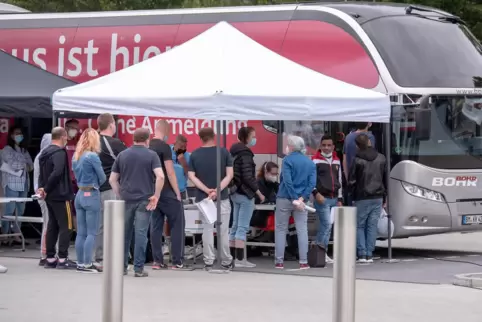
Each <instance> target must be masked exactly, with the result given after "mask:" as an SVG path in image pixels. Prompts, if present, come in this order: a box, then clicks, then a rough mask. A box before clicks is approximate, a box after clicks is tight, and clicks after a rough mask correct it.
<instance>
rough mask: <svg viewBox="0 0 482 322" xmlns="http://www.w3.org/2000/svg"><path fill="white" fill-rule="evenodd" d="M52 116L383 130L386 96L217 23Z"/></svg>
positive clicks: (66, 94)
mask: <svg viewBox="0 0 482 322" xmlns="http://www.w3.org/2000/svg"><path fill="white" fill-rule="evenodd" d="M52 105H53V108H54V111H63V112H82V113H92V114H96V113H106V112H109V113H112V114H117V115H143V116H169V117H179V118H197V119H210V120H279V119H283V120H330V121H370V122H381V123H387V122H389V119H390V102H389V98H388V96H386V95H383V94H380V93H377V92H374V91H371V90H367V89H363V88H360V87H357V86H354V85H350V84H347V83H344V82H342V81H339V80H336V79H333V78H330V77H328V76H325V75H322V74H320V73H318V72H315V71H313V70H311V69H308V68H306V67H304V66H301V65H299V64H297V63H294V62H293V61H290V60H289V59H286V58H284V57H282V56H280V55H278V54H276V53H274V52H273V51H271V50H269V49H267V48H266V47H264V46H262V45H260V44H258V43H257V42H255V41H254V40H252V39H251V38H249V37H247V36H246V35H244V34H243V33H241V32H240V31H238V30H237V29H236V28H234V27H233V26H231V25H230V24H228V23H226V22H220V23H218V24H217V25H215V26H214V27H212V28H210V29H209V30H207V31H206V32H204V33H202V34H200V35H199V36H197V37H195V38H193V39H191V40H189V41H187V42H186V43H184V44H182V45H180V46H178V47H175V48H174V49H172V50H170V51H168V52H166V53H164V54H162V55H159V56H156V57H153V58H151V59H149V60H146V61H143V62H141V63H138V64H136V65H134V66H131V67H128V68H126V69H123V70H120V71H118V72H116V73H112V74H109V75H106V76H104V77H100V78H98V79H95V80H92V81H89V82H86V83H83V84H79V85H75V86H72V87H68V88H64V89H61V90H58V91H57V92H55V93H54V95H53V100H52Z"/></svg>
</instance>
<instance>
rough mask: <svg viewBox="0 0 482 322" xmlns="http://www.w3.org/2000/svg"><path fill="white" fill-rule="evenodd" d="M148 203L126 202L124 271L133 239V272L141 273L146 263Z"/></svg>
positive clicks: (149, 213) (149, 215) (149, 214)
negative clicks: (133, 235) (133, 234)
mask: <svg viewBox="0 0 482 322" xmlns="http://www.w3.org/2000/svg"><path fill="white" fill-rule="evenodd" d="M148 204H149V201H147V200H145V201H126V212H125V216H126V225H125V243H124V269H127V266H128V264H129V250H130V246H131V241H132V231H134V232H135V237H134V271H136V272H142V270H144V264H145V262H146V248H147V232H148V229H149V219H150V218H151V214H152V211H149V210H147V209H146V207H147V205H148Z"/></svg>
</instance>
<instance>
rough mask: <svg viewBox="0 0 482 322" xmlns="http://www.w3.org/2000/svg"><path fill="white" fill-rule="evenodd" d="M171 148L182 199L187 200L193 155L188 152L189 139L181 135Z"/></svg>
mask: <svg viewBox="0 0 482 322" xmlns="http://www.w3.org/2000/svg"><path fill="white" fill-rule="evenodd" d="M170 146H171V152H172V162H173V163H174V170H175V171H176V178H177V183H178V185H179V191H180V192H181V198H182V199H186V197H187V196H186V192H187V177H188V172H189V160H190V158H191V154H190V153H189V152H187V138H186V137H185V136H184V135H181V134H179V135H178V136H177V138H176V141H175V142H174V144H171V145H170Z"/></svg>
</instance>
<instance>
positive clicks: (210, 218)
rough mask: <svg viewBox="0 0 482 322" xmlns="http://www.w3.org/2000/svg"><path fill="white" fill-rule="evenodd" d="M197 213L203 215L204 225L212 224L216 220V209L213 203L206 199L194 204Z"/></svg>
mask: <svg viewBox="0 0 482 322" xmlns="http://www.w3.org/2000/svg"><path fill="white" fill-rule="evenodd" d="M196 206H197V208H198V209H199V211H200V212H201V213H202V214H203V217H204V220H205V221H206V223H209V224H214V223H215V222H216V218H217V208H216V204H215V203H214V201H212V200H211V199H209V198H206V199H204V200H202V201H200V202H198V203H197V204H196Z"/></svg>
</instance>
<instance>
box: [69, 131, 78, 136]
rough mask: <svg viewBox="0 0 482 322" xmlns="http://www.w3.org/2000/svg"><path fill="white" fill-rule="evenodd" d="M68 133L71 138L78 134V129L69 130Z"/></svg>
mask: <svg viewBox="0 0 482 322" xmlns="http://www.w3.org/2000/svg"><path fill="white" fill-rule="evenodd" d="M68 133H69V137H70V138H75V136H76V135H77V130H69V132H68Z"/></svg>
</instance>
